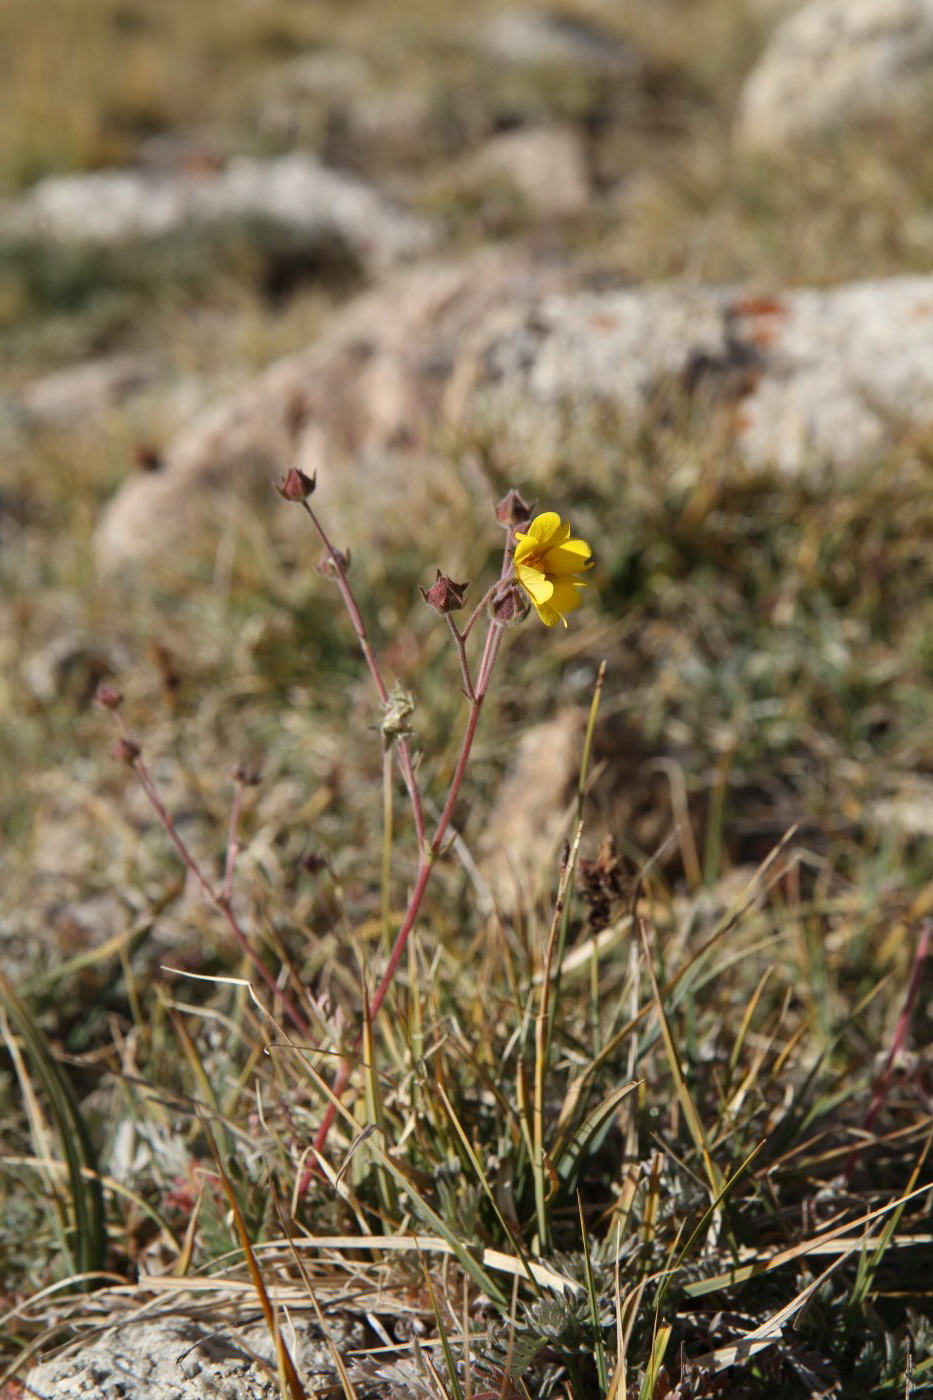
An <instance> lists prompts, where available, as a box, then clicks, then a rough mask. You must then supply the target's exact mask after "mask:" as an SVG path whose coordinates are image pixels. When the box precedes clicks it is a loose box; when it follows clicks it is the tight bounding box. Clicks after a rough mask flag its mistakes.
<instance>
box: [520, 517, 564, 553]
mask: <svg viewBox="0 0 933 1400" xmlns="http://www.w3.org/2000/svg"><path fill="white" fill-rule="evenodd" d="M516 538H517V539H520V540H526V539H530V540H534V541H535V544H536V546H537V548H538V549H543V548H547V547H549V546H550V545H555V544H563V542H564V540H566V539H569V538H570V524H569V522H568V523H567V524H566V525H564V524H563V523H562V522H561V518H560V516H559V515H558V514H557V512H556V511H555V510H546V511H544V513H543V514H542V515H536V516H535V518H534V520H532V522H531V524H530V525H529V526H528V531H527V534H518V535H517V536H516Z"/></svg>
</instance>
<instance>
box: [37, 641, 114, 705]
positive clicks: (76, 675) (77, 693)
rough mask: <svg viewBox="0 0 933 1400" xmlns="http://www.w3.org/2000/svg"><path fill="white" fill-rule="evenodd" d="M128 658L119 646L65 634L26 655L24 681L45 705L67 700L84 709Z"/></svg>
mask: <svg viewBox="0 0 933 1400" xmlns="http://www.w3.org/2000/svg"><path fill="white" fill-rule="evenodd" d="M126 659H127V658H126V656H125V655H124V654H123V653H122V651H121V650H120V648H119V647H116V646H113V645H111V644H109V643H106V642H103V641H95V640H94V639H93V638H92V637H82V636H79V635H75V634H74V633H71V632H69V633H63V634H62V635H61V636H58V637H54V638H53V639H52V640H51V641H50V642H46V644H45V645H44V646H42V647H39V649H38V650H37V651H34V652H31V653H30V654H29V655H28V656H27V657H26V659H25V660H24V662H23V664H22V668H21V675H22V681H23V685H24V686H25V688H26V690H27V691H28V692H29V694H30V695H31V696H32V698H33V699H34V700H38V701H39V703H40V704H42V705H52V704H54V703H55V702H56V701H57V700H67V701H68V702H69V703H70V704H71V705H73V706H74V707H75V708H83V707H84V706H85V705H87V704H89V703H90V702H91V700H93V698H94V696H95V694H96V692H97V687H98V686H99V685H100V683H101V681H104V680H107V679H109V678H110V677H111V676H115V675H116V674H117V673H118V672H119V671H120V669H121V667H122V666H123V665H124V664H125V663H126Z"/></svg>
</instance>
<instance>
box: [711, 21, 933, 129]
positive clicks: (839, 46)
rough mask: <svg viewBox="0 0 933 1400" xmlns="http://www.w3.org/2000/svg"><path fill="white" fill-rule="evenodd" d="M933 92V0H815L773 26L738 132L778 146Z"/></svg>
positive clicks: (748, 86)
mask: <svg viewBox="0 0 933 1400" xmlns="http://www.w3.org/2000/svg"><path fill="white" fill-rule="evenodd" d="M925 98H926V99H930V98H933V0H810V2H809V3H808V4H805V5H804V6H803V7H802V8H800V9H798V10H796V11H794V12H793V13H792V14H790V15H789V16H788V17H787V18H786V19H785V20H784V21H783V23H781V24H780V25H779V26H778V28H777V30H776V31H775V33H774V35H773V37H772V38H771V41H770V43H769V44H768V46H767V48H766V49H765V52H764V54H763V55H762V57H761V59H760V60H759V62H758V65H757V67H756V68H755V69H754V70H753V72H752V73H751V75H750V76H749V78H748V80H747V82H746V84H745V88H744V90H743V92H742V96H741V99H740V102H739V111H738V120H737V135H738V138H739V140H740V142H741V143H742V144H743V145H744V146H746V147H749V148H755V149H762V150H764V149H775V148H779V147H782V146H785V145H787V144H788V143H789V142H792V141H794V140H796V139H800V138H806V137H807V136H810V135H812V134H813V133H815V132H821V131H826V130H831V129H833V128H838V127H841V126H843V125H844V124H845V123H847V122H848V121H850V120H852V119H853V118H859V117H871V116H873V115H876V114H879V113H880V114H883V113H885V112H892V111H896V110H897V109H898V108H901V107H903V106H904V105H905V104H908V103H913V104H916V103H918V102H920V101H922V100H924V99H925Z"/></svg>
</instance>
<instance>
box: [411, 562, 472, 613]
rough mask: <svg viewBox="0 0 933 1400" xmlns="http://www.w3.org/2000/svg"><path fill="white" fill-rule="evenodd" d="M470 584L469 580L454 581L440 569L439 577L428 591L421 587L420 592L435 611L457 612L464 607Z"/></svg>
mask: <svg viewBox="0 0 933 1400" xmlns="http://www.w3.org/2000/svg"><path fill="white" fill-rule="evenodd" d="M469 586H470V584H469V580H468V581H467V582H466V583H454V581H453V579H452V578H448V577H447V575H446V574H442V573H441V571H440V569H438V571H437V577H436V578H435V580H434V582H433V583H432V584H431V587H430V588H429V589H428V591H427V593H425V591H424V589H423V588H419V589H418V592H419V593H420V594H421V596H422V598H423V599H424V601H425V602H426V603H429V604H430V605H431V607H432V608H433V609H434V611H435V612H439V613H449V612H456V611H457V609H458V608H462V607H463V605H464V603H465V602H466V593H467V589H468V588H469Z"/></svg>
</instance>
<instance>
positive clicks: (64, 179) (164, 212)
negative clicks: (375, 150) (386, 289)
mask: <svg viewBox="0 0 933 1400" xmlns="http://www.w3.org/2000/svg"><path fill="white" fill-rule="evenodd" d="M236 219H263V220H266V221H268V222H271V223H277V224H280V225H283V226H285V227H287V228H289V229H292V230H295V231H296V232H298V233H300V234H303V235H305V236H306V237H307V238H308V239H309V240H311V241H314V240H324V241H333V240H336V241H337V242H339V243H341V244H342V245H344V246H345V247H346V249H347V251H348V253H349V254H350V255H351V256H352V257H354V258H355V259H356V260H357V261H358V262H359V263H360V264H361V265H362V266H364V267H367V268H373V269H376V270H380V269H382V268H384V267H387V266H390V265H391V264H393V263H397V262H399V261H401V260H403V259H404V258H407V257H411V256H413V255H415V254H420V253H423V252H424V251H425V250H426V249H427V248H428V247H429V246H430V244H431V242H432V241H433V230H432V227H431V225H430V224H429V223H428V222H427V221H426V220H424V219H421V218H417V217H416V216H414V215H412V214H409V213H407V212H405V211H404V210H401V209H398V208H396V207H395V206H394V205H393V204H391V203H390V202H389V201H388V200H386V199H385V198H383V196H382V195H380V194H379V193H378V192H377V191H376V190H375V189H373V188H372V187H371V186H370V185H367V184H365V183H364V182H363V181H361V180H358V179H356V178H355V177H353V176H351V175H347V174H344V173H343V172H340V171H337V170H332V169H329V168H328V167H327V166H325V165H323V164H322V163H321V162H320V161H319V160H318V159H317V158H316V157H315V156H313V155H310V154H309V153H307V152H304V151H295V152H292V153H291V154H290V155H284V156H279V157H277V158H275V159H272V160H256V159H252V158H250V157H247V156H239V157H237V158H236V159H235V160H232V161H230V162H229V163H228V164H227V165H225V166H224V167H223V168H222V169H219V170H180V171H173V172H158V171H155V172H154V171H149V170H101V171H95V172H93V173H92V174H89V175H50V176H48V177H47V178H46V179H44V180H41V181H40V182H39V183H38V184H37V185H35V186H34V187H33V188H32V189H31V190H29V191H28V192H27V193H26V194H24V195H22V196H20V198H18V199H16V200H10V201H7V202H6V203H5V204H2V205H0V235H2V234H6V235H7V236H10V235H14V236H20V237H30V238H45V239H50V240H60V241H68V242H73V241H84V242H89V243H104V244H107V243H117V242H128V241H132V240H134V239H144V238H155V237H159V236H162V235H165V234H169V233H172V232H174V231H175V230H177V229H180V228H183V227H185V226H188V225H194V224H199V223H200V224H203V223H210V222H220V221H224V220H236Z"/></svg>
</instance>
